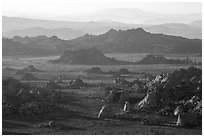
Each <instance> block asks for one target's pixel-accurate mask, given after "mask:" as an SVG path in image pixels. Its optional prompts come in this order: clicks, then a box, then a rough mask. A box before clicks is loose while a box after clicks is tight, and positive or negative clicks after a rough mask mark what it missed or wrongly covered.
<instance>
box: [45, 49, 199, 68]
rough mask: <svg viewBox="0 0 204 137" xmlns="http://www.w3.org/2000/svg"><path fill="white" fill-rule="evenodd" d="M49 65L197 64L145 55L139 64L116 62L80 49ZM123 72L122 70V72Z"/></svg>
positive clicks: (65, 53)
mask: <svg viewBox="0 0 204 137" xmlns="http://www.w3.org/2000/svg"><path fill="white" fill-rule="evenodd" d="M49 62H50V63H59V64H81V65H137V64H147V65H148V64H193V65H200V64H197V63H195V62H193V61H191V60H190V59H188V58H186V59H184V60H180V59H167V58H165V57H164V56H161V55H151V54H150V55H146V56H145V57H144V58H143V59H142V60H140V61H139V62H128V61H121V60H116V59H115V58H109V57H107V56H105V55H104V54H103V53H102V52H101V51H100V50H98V49H97V48H90V49H80V50H77V51H71V50H68V51H65V52H64V54H62V56H60V58H59V59H57V60H51V61H49ZM122 71H124V70H122Z"/></svg>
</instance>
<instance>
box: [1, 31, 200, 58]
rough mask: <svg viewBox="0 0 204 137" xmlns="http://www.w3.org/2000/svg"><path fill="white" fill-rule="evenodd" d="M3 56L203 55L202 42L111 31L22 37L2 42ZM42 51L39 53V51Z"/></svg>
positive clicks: (133, 32) (174, 37)
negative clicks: (93, 51) (90, 52)
mask: <svg viewBox="0 0 204 137" xmlns="http://www.w3.org/2000/svg"><path fill="white" fill-rule="evenodd" d="M2 46H3V55H12V54H14V55H24V54H32V55H39V54H42V55H43V54H45V55H56V54H57V55H59V54H61V53H63V52H64V51H65V50H79V49H87V48H93V47H96V48H98V49H99V50H101V51H102V52H104V53H201V52H202V40H200V39H187V38H184V37H176V36H171V35H164V34H154V33H149V32H146V31H144V30H143V29H142V28H137V29H129V30H119V31H117V30H115V29H111V30H109V31H108V32H106V33H104V34H102V35H89V34H86V35H84V36H81V37H78V38H76V39H73V40H62V39H59V38H58V37H56V36H52V37H47V36H37V37H19V36H16V37H14V38H13V39H5V38H3V39H2ZM38 50H39V52H38Z"/></svg>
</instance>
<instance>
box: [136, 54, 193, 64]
mask: <svg viewBox="0 0 204 137" xmlns="http://www.w3.org/2000/svg"><path fill="white" fill-rule="evenodd" d="M137 64H195V63H194V62H193V61H192V60H190V59H189V58H186V59H184V60H180V59H167V58H165V57H164V56H161V55H152V54H150V55H146V56H145V57H144V58H143V59H142V60H140V61H139V62H137Z"/></svg>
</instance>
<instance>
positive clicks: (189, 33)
mask: <svg viewBox="0 0 204 137" xmlns="http://www.w3.org/2000/svg"><path fill="white" fill-rule="evenodd" d="M124 13H127V14H124ZM128 15H129V16H128ZM94 16H95V17H97V18H96V21H90V20H93V19H88V18H87V17H86V16H84V15H83V17H82V18H84V19H85V20H89V21H84V22H82V21H78V22H77V21H70V20H72V19H71V18H70V17H69V21H59V20H45V19H29V18H20V17H7V16H2V31H3V33H2V36H4V37H9V38H11V37H13V36H14V35H18V36H22V37H25V36H29V37H35V36H37V35H46V36H47V37H51V36H53V35H54V36H57V37H59V38H61V39H71V38H76V37H78V36H82V34H83V33H84V32H86V33H88V34H93V35H99V34H103V33H105V32H107V31H108V30H110V29H111V28H114V29H117V30H119V29H122V30H125V29H131V28H136V27H139V26H140V27H142V28H144V29H145V30H147V31H149V32H152V33H164V34H168V35H175V36H183V37H187V38H201V37H202V33H201V32H202V14H190V15H189V14H187V15H177V16H176V18H175V17H173V18H172V16H171V17H170V15H163V17H162V18H159V15H158V14H156V15H153V16H152V15H151V13H147V12H145V13H144V12H141V11H140V10H137V9H109V10H106V11H105V16H106V17H109V18H104V19H102V18H100V17H102V16H104V15H103V13H102V14H101V13H100V14H96V15H94ZM120 16H122V17H121V18H123V20H118V19H117V18H118V17H120ZM98 17H99V18H98ZM143 17H145V18H146V17H148V20H147V21H145V22H146V23H145V22H143V21H144V20H143V21H142V22H140V23H139V22H138V23H137V24H135V23H136V22H137V21H139V20H142V18H143ZM149 17H150V18H149ZM152 17H153V18H154V19H153V18H152ZM187 18H188V19H187ZM146 19H147V18H146ZM146 19H145V20H146ZM152 19H153V20H152ZM186 19H187V20H186ZM73 20H74V19H73ZM127 20H129V21H130V20H134V23H130V22H129V23H125V21H127ZM176 24H177V25H176Z"/></svg>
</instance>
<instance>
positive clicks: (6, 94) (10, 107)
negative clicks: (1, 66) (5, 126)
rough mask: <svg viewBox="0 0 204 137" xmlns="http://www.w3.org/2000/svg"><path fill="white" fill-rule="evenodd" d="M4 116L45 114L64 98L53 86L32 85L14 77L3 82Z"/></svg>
mask: <svg viewBox="0 0 204 137" xmlns="http://www.w3.org/2000/svg"><path fill="white" fill-rule="evenodd" d="M2 93H3V94H2V95H3V96H2V98H3V103H2V113H3V116H7V115H19V116H34V115H45V114H47V113H49V112H51V111H53V110H54V109H55V108H57V106H56V104H57V103H59V102H60V101H61V99H62V97H61V96H60V94H58V92H57V91H55V90H53V89H51V88H39V87H31V86H29V85H26V84H22V83H20V82H19V81H18V80H15V79H13V78H5V79H3V82H2Z"/></svg>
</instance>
